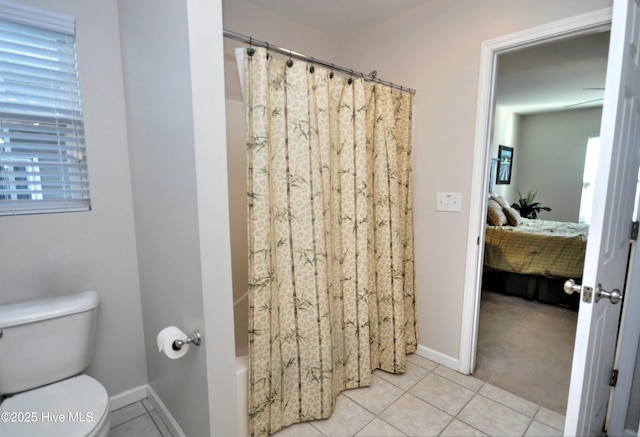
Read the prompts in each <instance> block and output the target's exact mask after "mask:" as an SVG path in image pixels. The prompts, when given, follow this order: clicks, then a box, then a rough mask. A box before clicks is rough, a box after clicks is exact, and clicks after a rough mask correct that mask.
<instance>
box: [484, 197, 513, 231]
mask: <svg viewBox="0 0 640 437" xmlns="http://www.w3.org/2000/svg"><path fill="white" fill-rule="evenodd" d="M487 221H488V222H489V224H490V225H493V226H503V225H506V224H507V223H509V221H508V220H507V216H506V215H504V212H503V211H502V207H501V206H500V205H499V204H498V202H496V201H495V200H493V199H489V202H487Z"/></svg>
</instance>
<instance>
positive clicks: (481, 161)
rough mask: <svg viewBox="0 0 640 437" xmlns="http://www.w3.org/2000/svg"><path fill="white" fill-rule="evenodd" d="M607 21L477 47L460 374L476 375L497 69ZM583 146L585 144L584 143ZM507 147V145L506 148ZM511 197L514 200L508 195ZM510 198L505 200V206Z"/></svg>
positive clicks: (601, 14) (576, 21) (597, 16)
mask: <svg viewBox="0 0 640 437" xmlns="http://www.w3.org/2000/svg"><path fill="white" fill-rule="evenodd" d="M610 21H611V10H602V11H598V12H596V13H591V14H585V15H583V16H579V17H574V18H572V19H569V20H563V21H561V22H556V23H552V24H551V25H548V26H541V27H540V28H535V29H531V30H529V31H526V32H521V33H518V34H514V35H508V36H506V37H503V38H498V39H495V40H491V41H487V42H485V44H483V47H482V54H481V55H482V59H481V75H480V89H479V98H478V111H477V113H478V118H477V120H478V123H477V127H476V137H475V138H476V140H475V144H476V147H475V153H474V167H473V176H472V180H473V181H474V182H475V183H474V184H473V188H472V193H471V203H470V208H471V211H476V214H471V215H470V223H469V234H468V245H467V275H466V281H465V292H464V296H465V298H464V304H463V321H462V324H463V326H462V336H461V349H460V361H459V369H458V370H459V371H460V372H462V373H466V374H471V373H473V371H474V370H475V366H476V356H477V351H478V349H477V348H478V333H479V331H478V329H479V316H480V301H481V284H482V279H483V260H484V244H485V235H484V231H485V223H486V211H487V209H486V208H487V200H488V195H487V193H488V187H489V179H490V172H489V163H490V158H492V157H495V156H496V154H495V153H494V150H493V149H492V147H493V146H494V145H495V147H496V149H497V147H498V145H499V144H496V143H495V142H494V140H497V141H499V139H498V138H494V136H495V134H496V131H495V129H494V122H495V120H496V119H495V116H496V102H497V93H496V91H497V87H498V84H497V79H498V67H499V61H500V56H501V55H506V54H509V53H515V52H516V51H519V50H524V49H528V48H533V47H536V46H540V45H541V44H546V43H550V42H558V41H564V40H567V39H573V38H578V37H583V36H584V37H586V36H590V35H594V34H597V33H600V32H604V31H607V30H608V28H609V26H610ZM585 141H586V139H585ZM505 145H506V144H505ZM514 153H515V154H514V157H515V160H514V169H513V171H514V174H513V176H512V177H514V179H515V180H517V171H518V169H517V159H518V158H517V156H518V155H517V154H518V151H517V149H516V150H515V152H514ZM511 196H513V195H511ZM511 199H513V197H511V198H510V201H514V200H515V199H514V200H511Z"/></svg>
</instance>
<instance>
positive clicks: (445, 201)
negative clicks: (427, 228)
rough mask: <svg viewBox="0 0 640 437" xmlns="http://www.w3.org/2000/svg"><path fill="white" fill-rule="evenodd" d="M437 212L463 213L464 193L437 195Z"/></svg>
mask: <svg viewBox="0 0 640 437" xmlns="http://www.w3.org/2000/svg"><path fill="white" fill-rule="evenodd" d="M436 211H449V212H460V211H462V193H440V192H439V193H437V196H436Z"/></svg>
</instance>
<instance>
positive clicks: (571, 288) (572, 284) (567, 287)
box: [563, 279, 582, 294]
mask: <svg viewBox="0 0 640 437" xmlns="http://www.w3.org/2000/svg"><path fill="white" fill-rule="evenodd" d="M563 288H564V292H565V293H567V294H572V293H580V290H581V289H582V285H580V284H578V285H576V281H574V280H573V279H567V280H566V281H565V282H564V286H563Z"/></svg>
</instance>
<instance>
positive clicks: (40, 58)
mask: <svg viewBox="0 0 640 437" xmlns="http://www.w3.org/2000/svg"><path fill="white" fill-rule="evenodd" d="M89 209H90V197H89V178H88V171H87V159H86V149H85V141H84V125H83V120H82V108H81V102H80V85H79V81H78V68H77V62H76V46H75V25H74V20H73V18H71V17H66V16H64V15H59V14H53V13H49V12H43V11H40V10H37V9H34V8H29V7H25V6H22V5H16V4H12V3H8V2H4V1H0V215H15V214H34V213H49V212H65V211H86V210H89Z"/></svg>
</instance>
